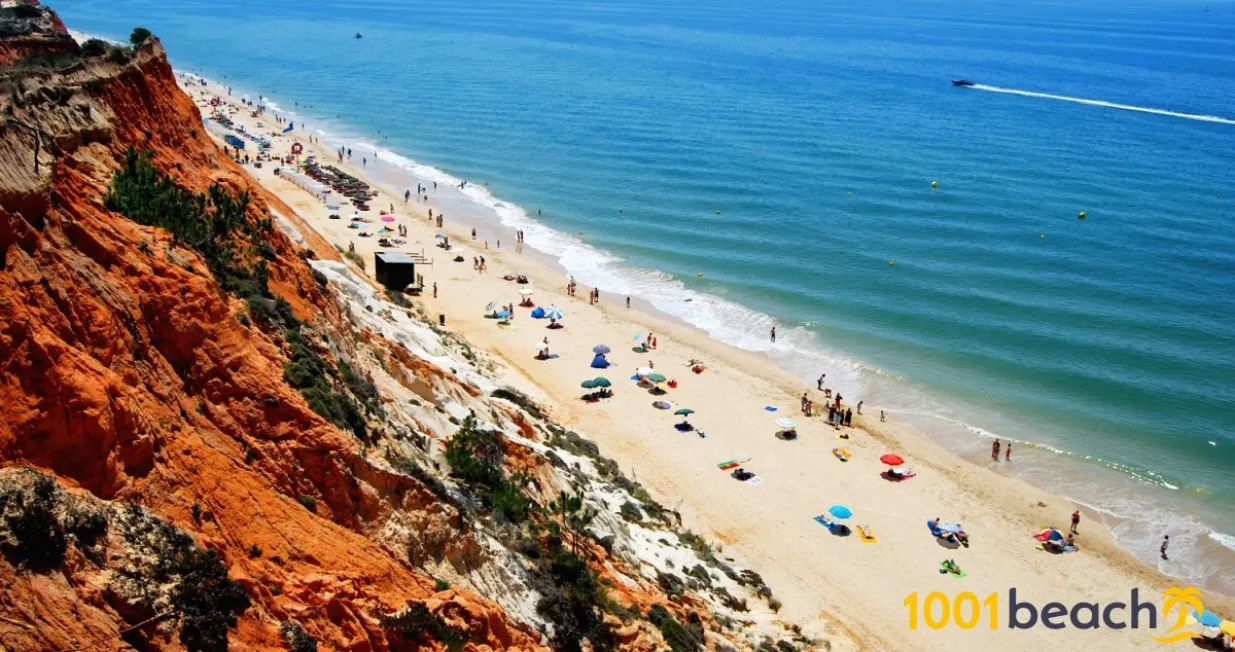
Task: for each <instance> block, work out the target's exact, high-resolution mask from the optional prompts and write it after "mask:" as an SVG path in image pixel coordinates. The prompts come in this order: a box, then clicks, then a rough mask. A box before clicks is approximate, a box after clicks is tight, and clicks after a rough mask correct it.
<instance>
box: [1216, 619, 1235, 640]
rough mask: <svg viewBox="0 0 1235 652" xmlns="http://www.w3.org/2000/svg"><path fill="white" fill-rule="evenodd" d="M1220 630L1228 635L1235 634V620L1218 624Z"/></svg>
mask: <svg viewBox="0 0 1235 652" xmlns="http://www.w3.org/2000/svg"><path fill="white" fill-rule="evenodd" d="M1218 630H1219V631H1221V632H1222V633H1223V634H1226V635H1227V636H1235V621H1230V620H1224V621H1222V624H1221V625H1218Z"/></svg>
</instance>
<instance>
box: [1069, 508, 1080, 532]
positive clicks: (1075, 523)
mask: <svg viewBox="0 0 1235 652" xmlns="http://www.w3.org/2000/svg"><path fill="white" fill-rule="evenodd" d="M1080 527H1081V510H1079V509H1078V510H1076V511H1074V512H1072V529H1071V530H1070V531H1069V532H1070V533H1071V534H1079V532H1078V531H1077V530H1078V529H1079V528H1080Z"/></svg>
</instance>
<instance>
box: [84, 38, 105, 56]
mask: <svg viewBox="0 0 1235 652" xmlns="http://www.w3.org/2000/svg"><path fill="white" fill-rule="evenodd" d="M109 49H110V47H109V46H108V45H107V41H102V40H99V39H97V38H92V39H90V40H89V41H86V42H85V43H82V44H81V53H82V55H83V56H87V57H101V56H103V55H104V54H107V51H108V50H109Z"/></svg>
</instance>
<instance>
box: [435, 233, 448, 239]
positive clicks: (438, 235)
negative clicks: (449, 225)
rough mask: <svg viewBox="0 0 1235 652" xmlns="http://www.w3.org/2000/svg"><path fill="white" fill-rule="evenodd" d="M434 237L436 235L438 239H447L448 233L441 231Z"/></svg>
mask: <svg viewBox="0 0 1235 652" xmlns="http://www.w3.org/2000/svg"><path fill="white" fill-rule="evenodd" d="M433 237H434V238H437V239H438V240H445V239H446V234H445V233H439V234H437V235H435V236H433Z"/></svg>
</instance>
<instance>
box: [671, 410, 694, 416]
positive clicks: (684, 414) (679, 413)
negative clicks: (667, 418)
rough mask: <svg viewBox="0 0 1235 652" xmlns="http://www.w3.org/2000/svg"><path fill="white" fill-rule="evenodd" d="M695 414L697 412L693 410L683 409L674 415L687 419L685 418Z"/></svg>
mask: <svg viewBox="0 0 1235 652" xmlns="http://www.w3.org/2000/svg"><path fill="white" fill-rule="evenodd" d="M694 413H695V411H694V410H692V409H690V408H682V409H680V410H678V411H677V412H674V414H677V415H681V416H684V417H685V416H690V415H692V414H694Z"/></svg>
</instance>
